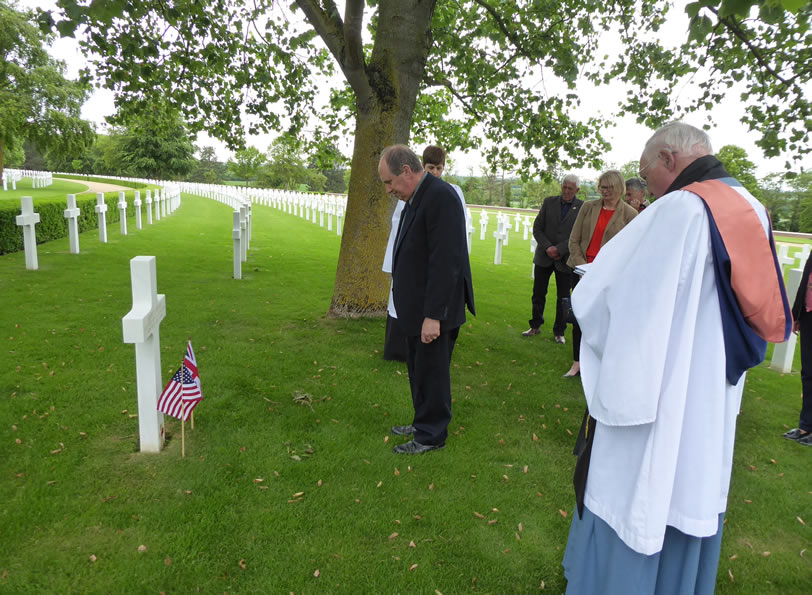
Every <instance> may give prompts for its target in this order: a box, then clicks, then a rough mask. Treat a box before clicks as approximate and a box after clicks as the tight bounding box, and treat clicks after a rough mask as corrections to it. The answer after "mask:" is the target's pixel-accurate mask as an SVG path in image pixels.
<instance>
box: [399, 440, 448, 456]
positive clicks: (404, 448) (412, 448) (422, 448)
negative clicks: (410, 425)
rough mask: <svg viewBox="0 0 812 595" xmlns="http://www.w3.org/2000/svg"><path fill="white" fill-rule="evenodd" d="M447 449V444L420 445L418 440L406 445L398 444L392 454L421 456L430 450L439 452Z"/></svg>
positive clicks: (410, 441)
mask: <svg viewBox="0 0 812 595" xmlns="http://www.w3.org/2000/svg"><path fill="white" fill-rule="evenodd" d="M441 448H445V442H443V443H442V444H420V443H419V442H417V441H416V440H409V441H408V442H406V443H404V444H398V445H397V446H396V447H395V448H393V449H392V452H394V453H395V454H399V455H419V454H423V453H424V452H428V451H430V450H439V449H441Z"/></svg>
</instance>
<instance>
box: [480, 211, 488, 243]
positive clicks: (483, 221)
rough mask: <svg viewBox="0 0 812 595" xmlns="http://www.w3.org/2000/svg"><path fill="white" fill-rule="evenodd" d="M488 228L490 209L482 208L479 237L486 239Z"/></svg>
mask: <svg viewBox="0 0 812 595" xmlns="http://www.w3.org/2000/svg"><path fill="white" fill-rule="evenodd" d="M487 230H488V211H486V210H485V209H482V210H481V211H480V212H479V239H480V240H484V239H485V232H486V231H487Z"/></svg>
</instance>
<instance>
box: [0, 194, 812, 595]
mask: <svg viewBox="0 0 812 595" xmlns="http://www.w3.org/2000/svg"><path fill="white" fill-rule="evenodd" d="M253 214H254V216H253V234H252V242H251V248H250V250H249V255H248V261H247V262H246V263H243V279H242V280H239V281H236V280H234V279H232V238H231V226H232V217H231V209H230V208H229V207H227V206H225V205H223V204H220V203H218V202H214V201H210V200H207V199H203V198H199V197H194V196H190V195H184V196H183V204H182V206H181V208H180V209H179V210H177V211H176V212H175V213H173V214H172V215H170V216H169V217H166V218H164V219H162V220H161V221H159V222H156V223H155V224H154V225H151V226H146V223H145V227H144V229H142V230H135V222H134V218H133V219H131V220H130V221H129V222H128V223H129V225H128V227H129V230H130V234H129V235H127V236H122V235H121V234H120V232H119V227H118V224H115V225H110V226H109V230H108V238H109V242H108V243H107V244H101V243H99V240H98V236H99V234H98V231H97V230H94V231H91V232H88V233H85V234H83V235H82V237H81V254H78V255H74V254H70V253H69V248H68V240H67V238H65V239H64V240H60V241H54V242H50V243H47V244H44V245H40V246H39V270H37V271H27V270H25V264H24V263H25V260H24V256H23V253H17V254H8V255H4V256H2V257H0V304H1V305H2V308H1V309H0V329H2V332H0V342H2V344H3V352H2V353H3V357H2V360H0V361H2V366H0V404H1V405H0V592H4V593H5V592H7V593H43V592H51V593H72V592H89V593H125V592H126V593H159V592H167V593H187V592H197V591H200V592H203V593H215V592H217V593H222V592H234V593H255V592H256V593H289V592H294V593H434V592H440V593H446V594H447V593H461V592H471V591H474V592H484V593H523V592H537V591H539V590H545V591H550V592H553V593H560V592H563V590H564V589H565V586H566V583H565V580H564V578H563V572H562V569H561V565H560V563H561V558H562V555H563V551H564V547H565V544H566V538H567V532H568V529H569V525H570V521H571V517H572V512H573V507H574V497H573V492H572V487H571V476H572V469H573V464H574V457H573V456H572V454H571V452H572V445H573V441H574V434H575V433H576V431H577V429H578V426H579V423H580V420H581V417H582V415H583V412H584V400H583V393H582V390H581V387H580V384H579V382H578V380H568V379H563V378H562V377H561V375H562V374H563V373H564V372H565V371H566V370H567V369H568V367H569V364H570V363H571V358H572V351H571V343H570V338H571V337H570V332H569V331H568V332H567V341H568V342H567V344H566V345H563V346H562V345H557V344H556V343H555V342H554V341H553V337H552V330H551V323H552V318H553V315H554V303H553V301H554V300H552V299H549V300H548V307H547V318H548V324H547V325H545V326H544V327H543V332H542V334H541V335H539V336H537V337H533V338H524V337H522V336H521V334H520V333H521V331H523V330H525V329H526V328H527V319H528V318H529V314H530V294H531V288H532V280H531V278H530V272H531V262H532V254H531V252H530V246H529V240H523V238H522V232H521V231H520V232H519V233H512V234H511V235H510V240H509V245H508V246H507V247H505V248H504V250H503V264H502V265H499V266H495V265H494V264H493V256H494V240H493V234H492V232H493V231H494V230H495V218H494V217H491V220H490V223H489V229H488V234H487V239H486V240H485V241H480V240H479V225H478V217H479V214H478V212H477V211H476V210H474V213H473V215H474V225H475V228H476V231H475V233H474V239H473V250H472V254H471V262H472V269H473V275H474V287H475V294H476V305H477V311H478V316H477V317H476V318H473V317H471V318H470V319H469V321H468V323H466V325H465V327H464V328H463V329H462V332H461V334H460V339H459V342H458V344H457V348H456V350H455V353H454V363H453V369H452V382H453V392H454V398H455V402H454V419H453V421H452V424H451V426H450V431H451V435H450V437H449V440H448V443H447V447H446V448H445V450H443V451H440V452H434V453H429V454H427V455H423V456H417V457H406V456H397V455H394V454H393V453H392V452H391V448H392V446H393V445H394V444H396V443H398V441H400V440H402V439H399V438H395V437H393V436H390V435H389V428H390V426H392V425H395V424H402V423H408V422H409V421H410V420H411V401H410V397H409V387H408V379H407V375H406V368H405V364H402V363H397V362H387V361H384V360H383V359H382V357H381V354H382V349H383V335H384V321H383V319H381V318H361V319H356V320H336V319H330V318H328V317H326V313H327V310H328V307H329V303H330V298H331V295H332V287H333V281H334V278H335V266H336V259H337V255H338V251H339V246H340V241H341V238H340V237H338V236H337V235H336V234H335V233H334V232H328V231H327V230H326V228H319V227H318V226H317V225H313V224H312V223H309V222H307V221H305V220H304V219H300V218H297V217H294V216H292V215H288V214H285V213H282V212H280V211H276V210H273V209H271V208H269V207H264V206H256V205H255V206H254V209H253ZM137 255H154V256H155V257H156V259H157V276H158V290H159V292H160V293H163V294H165V295H166V304H167V314H166V318H165V319H164V321H163V323H162V324H161V327H160V339H161V357H162V368H163V371H164V382H166V381H167V380H168V379H169V377H170V375H171V373H172V371H174V370H175V369H176V368H177V366H178V365H179V364H180V363H181V361H182V358H183V354H184V346H185V342H186V340H187V338H191V340H192V343H193V345H194V348H195V351H196V354H197V359H198V364H199V368H200V374H201V378H202V383H203V392H204V396H205V399H204V401H203V402H202V403H201V404H200V406H199V407H198V408H197V410H196V413H195V428H194V430H191V429H190V427H189V424H187V425H186V428H185V430H186V431H185V434H186V457H185V458H181V425H180V422H178V421H177V420H173V419H169V418H167V423H166V427H167V432H168V441H167V444H166V448H165V450H164V451H163V452H162V453H160V454H142V453H139V452H138V419H137V401H136V386H135V355H134V354H135V350H134V347H133V346H132V345H128V344H124V343H123V341H122V325H121V318H122V317H123V316H124V315H125V314H126V313H127V312H128V311H129V310H130V308H131V306H132V297H131V287H130V269H129V261H130V259H131V258H132V257H134V256H137ZM550 289H551V295H554V288H553V287H552V286H551V288H550ZM627 355H628V357H632V358H635V359H637V360H639V362H640V370H641V373H643V372H644V370H645V367H646V354H644V353H629V354H627ZM768 357H769V354H768ZM798 368H799V361H798V355H797V354H796V367H795V371H794V372H793V373H792V374H787V375H781V374H779V373H777V372H775V371H772V370H770V369H769V368H768V367H767V366H766V364H763V365H762V366H759V367H758V368H756V369H755V370H753V371H751V372H750V375H749V377H748V384H747V386H746V388H745V393H744V399H743V403H742V412H741V415H740V418H739V426H738V437H737V446H736V455H735V460H734V470H733V479H732V486H731V494H730V501H729V507H728V514H727V523H726V528H725V536H724V540H723V544H722V555H721V558H720V565H719V573H718V580H717V591H718V592H719V593H803V592H806V591H808V590H809V586H810V584H812V547H810V544H812V533H810V530H812V527H811V526H810V525H812V458H811V457H812V449H804V448H803V447H800V446H798V445H796V444H794V443H791V442H789V441H787V440H785V439H783V438H782V437H781V434H782V433H783V432H784V431H786V429H787V428H788V427H795V425H796V424H797V418H798V412H799V409H800V394H801V383H800V377H799V374H798V372H797V369H798Z"/></svg>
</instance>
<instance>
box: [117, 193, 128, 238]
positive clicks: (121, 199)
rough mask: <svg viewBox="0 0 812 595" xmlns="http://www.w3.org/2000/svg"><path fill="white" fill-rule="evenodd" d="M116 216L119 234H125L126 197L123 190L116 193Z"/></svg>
mask: <svg viewBox="0 0 812 595" xmlns="http://www.w3.org/2000/svg"><path fill="white" fill-rule="evenodd" d="M117 206H118V216H119V225H120V228H121V235H123V236H126V235H127V199H126V198H125V196H124V192H119V193H118V205H117Z"/></svg>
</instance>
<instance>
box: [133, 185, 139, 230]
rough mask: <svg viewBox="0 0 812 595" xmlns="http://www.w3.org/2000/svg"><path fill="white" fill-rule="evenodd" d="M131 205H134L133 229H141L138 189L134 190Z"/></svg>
mask: <svg viewBox="0 0 812 595" xmlns="http://www.w3.org/2000/svg"><path fill="white" fill-rule="evenodd" d="M133 206H134V207H135V229H141V192H140V191H138V190H136V191H135V198H134V199H133Z"/></svg>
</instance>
